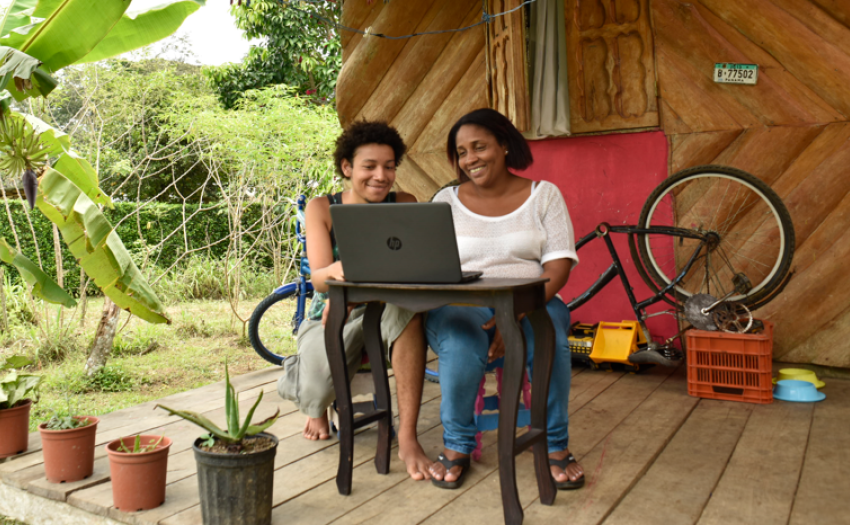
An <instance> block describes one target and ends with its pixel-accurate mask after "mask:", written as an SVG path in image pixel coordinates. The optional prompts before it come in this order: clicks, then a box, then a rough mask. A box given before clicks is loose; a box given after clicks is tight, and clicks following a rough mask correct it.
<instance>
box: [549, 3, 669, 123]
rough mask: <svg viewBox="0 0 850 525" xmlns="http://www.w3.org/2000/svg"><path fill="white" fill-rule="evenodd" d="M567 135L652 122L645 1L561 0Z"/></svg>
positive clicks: (652, 93)
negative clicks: (567, 92)
mask: <svg viewBox="0 0 850 525" xmlns="http://www.w3.org/2000/svg"><path fill="white" fill-rule="evenodd" d="M565 1H566V5H565V9H564V12H565V15H566V24H567V71H568V77H569V87H570V124H571V129H572V132H573V133H587V132H598V131H613V130H619V129H631V128H645V127H652V126H657V125H658V105H657V102H656V95H655V57H654V52H653V42H652V29H651V27H650V21H649V6H648V4H649V0H565Z"/></svg>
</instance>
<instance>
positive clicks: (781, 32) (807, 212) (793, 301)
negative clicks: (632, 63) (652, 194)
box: [651, 0, 850, 367]
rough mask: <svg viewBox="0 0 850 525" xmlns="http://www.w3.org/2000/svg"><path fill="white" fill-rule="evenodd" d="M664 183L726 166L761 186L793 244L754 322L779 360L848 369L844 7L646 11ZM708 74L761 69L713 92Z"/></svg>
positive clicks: (716, 3)
mask: <svg viewBox="0 0 850 525" xmlns="http://www.w3.org/2000/svg"><path fill="white" fill-rule="evenodd" d="M651 8H652V13H651V14H652V21H653V25H654V32H655V57H656V67H657V71H658V94H659V111H660V115H661V126H662V128H663V130H664V132H665V133H666V134H667V136H668V140H669V143H670V151H671V159H670V172H671V173H672V172H675V171H677V170H680V169H682V168H687V167H690V166H696V165H699V164H707V163H714V164H725V165H729V166H735V167H738V168H741V169H743V170H746V171H748V172H750V173H752V174H754V175H756V176H758V177H759V178H761V179H762V180H764V181H765V182H767V183H768V184H770V185H771V186H772V187H773V189H774V190H776V192H777V193H778V194H779V196H780V197H782V199H783V200H784V201H785V204H786V205H787V206H788V209H789V210H790V212H791V216H792V218H793V219H794V226H795V231H796V237H797V250H796V253H795V256H794V268H795V269H794V271H795V274H794V277H793V279H792V280H791V282H790V284H789V285H788V287H787V288H786V290H785V291H784V292H783V293H782V295H780V296H779V297H778V298H777V299H776V300H774V301H773V302H772V303H771V304H769V305H767V306H766V307H764V308H763V309H761V310H759V312H758V315H759V317H764V318H767V319H770V320H772V321H773V322H774V323H775V324H776V340H775V349H774V357H775V359H777V360H781V361H789V362H799V363H815V364H820V365H827V366H840V367H850V344H848V342H850V272H848V271H846V269H845V266H844V265H845V264H847V263H846V261H847V257H848V255H850V229H849V228H847V226H848V224H850V223H848V218H850V141H848V139H850V123H848V116H850V96H848V92H850V91H848V89H849V88H848V86H850V2H848V1H847V0H844V1H835V0H687V1H681V0H652V2H651ZM715 62H738V63H755V64H758V65H759V79H758V84H757V85H756V86H742V85H725V84H715V83H714V82H713V81H712V76H711V75H712V70H713V66H714V63H715Z"/></svg>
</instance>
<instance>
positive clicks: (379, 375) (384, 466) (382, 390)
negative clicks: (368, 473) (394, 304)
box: [363, 302, 393, 474]
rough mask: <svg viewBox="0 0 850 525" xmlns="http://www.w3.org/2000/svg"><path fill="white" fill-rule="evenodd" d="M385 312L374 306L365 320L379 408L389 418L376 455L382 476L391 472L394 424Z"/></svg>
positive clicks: (380, 426)
mask: <svg viewBox="0 0 850 525" xmlns="http://www.w3.org/2000/svg"><path fill="white" fill-rule="evenodd" d="M383 311H384V303H380V302H372V303H369V305H368V306H366V313H365V315H364V316H363V339H364V345H365V347H366V353H367V355H368V356H369V363H370V364H371V365H372V381H373V382H374V384H375V404H376V407H375V408H376V410H385V411H386V415H385V416H384V417H382V418H381V419H380V420H379V421H378V451H377V453H376V454H375V468H376V469H377V470H378V474H388V473H389V472H390V443H391V437H390V428H391V425H392V420H393V408H392V405H391V404H390V383H389V380H388V379H387V360H386V352H385V350H384V345H383V341H382V339H381V314H382V313H383Z"/></svg>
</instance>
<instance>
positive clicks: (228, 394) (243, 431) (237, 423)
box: [156, 363, 280, 445]
mask: <svg viewBox="0 0 850 525" xmlns="http://www.w3.org/2000/svg"><path fill="white" fill-rule="evenodd" d="M224 374H225V375H224V378H225V379H224V382H225V388H226V391H225V398H224V415H225V419H226V420H227V430H224V429H222V428H221V427H219V426H218V425H216V424H215V423H213V422H212V421H210V420H209V419H207V418H206V417H204V416H202V415H201V414H198V413H197V412H190V411H188V410H175V409H173V408H168V407H167V406H164V405H156V406H157V407H159V408H162V409H163V410H165V411H166V412H168V413H170V414H171V415H174V416H179V417H182V418H183V419H185V420H186V421H189V422H191V423H194V424H196V425H198V426H199V427H201V428H203V429H204V430H206V431H207V432H208V433H209V434H210V435H213V436H215V437H216V438H217V439H218V440H219V441H222V442H223V443H225V444H227V445H241V444H242V440H243V439H245V437H246V436H254V435H257V434H259V433H260V432H262V431H264V430H266V429H267V428H269V427H270V426H272V425H273V424H274V422H275V421H277V417H278V415H279V414H280V409H277V411H276V412H275V413H274V415H273V416H271V417H270V418H268V419H264V420H263V421H260V422H259V423H256V424H252V423H251V418H252V417H254V411H255V410H256V409H257V407H258V406H259V405H260V402H261V401H262V400H263V392H262V391H261V392H260V395H259V396H258V397H257V401H256V403H254V406H252V407H251V410H249V411H248V415H247V417H245V420H244V422H243V421H242V420H241V419H240V417H239V396H238V395H237V394H236V389H235V388H233V385H232V384H230V373H229V371H228V369H227V364H226V363H225V365H224Z"/></svg>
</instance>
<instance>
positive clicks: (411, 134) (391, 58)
mask: <svg viewBox="0 0 850 525" xmlns="http://www.w3.org/2000/svg"><path fill="white" fill-rule="evenodd" d="M480 20H481V1H480V0H416V1H407V2H390V3H389V4H384V3H383V2H373V3H372V4H371V5H369V4H368V3H367V2H366V1H365V0H348V1H346V2H345V3H344V4H343V22H344V24H345V25H348V26H351V27H359V28H363V29H365V28H367V27H372V30H373V31H374V32H375V33H385V34H388V35H406V34H412V33H414V32H422V31H433V30H441V29H451V28H458V27H465V26H468V25H471V24H474V23H476V22H478V21H480ZM486 31H487V27H486V26H485V25H480V26H478V27H476V28H473V29H471V30H468V31H462V32H458V33H445V34H441V35H428V36H420V37H416V38H409V39H405V40H386V39H382V38H375V37H362V36H360V35H354V36H348V35H350V34H351V33H349V34H348V35H345V36H344V39H343V46H344V47H343V68H342V72H341V73H340V76H339V83H338V84H337V100H338V102H337V109H338V111H339V116H340V121H341V122H342V124H343V125H345V124H346V123H348V122H351V121H353V120H357V119H360V118H369V119H384V120H387V121H389V122H390V123H391V124H392V125H393V126H395V127H396V128H397V129H398V130H399V132H400V133H401V135H402V137H403V138H404V140H405V142H406V143H407V145H408V147H409V152H408V155H407V158H406V159H405V161H404V162H403V163H402V164H401V166H400V167H399V176H398V185H399V186H400V187H401V189H403V190H405V191H408V192H410V193H413V194H414V195H416V196H417V198H419V200H427V199H430V198H431V196H432V195H433V194H434V193H435V192H436V191H437V190H438V189H439V188H440V187H441V186H442V185H444V184H446V183H447V182H449V181H451V180H452V179H454V178H456V175H455V174H454V172H453V171H452V169H451V167H450V166H449V165H448V163H447V161H446V155H445V144H446V133H447V132H448V130H449V128H450V127H451V126H452V124H454V122H455V121H456V120H457V119H458V118H459V117H460V116H461V115H463V114H464V113H467V112H469V111H471V110H473V109H477V108H482V107H487V106H488V104H489V102H488V85H487V82H486V62H487V61H486V57H485V39H486Z"/></svg>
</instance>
